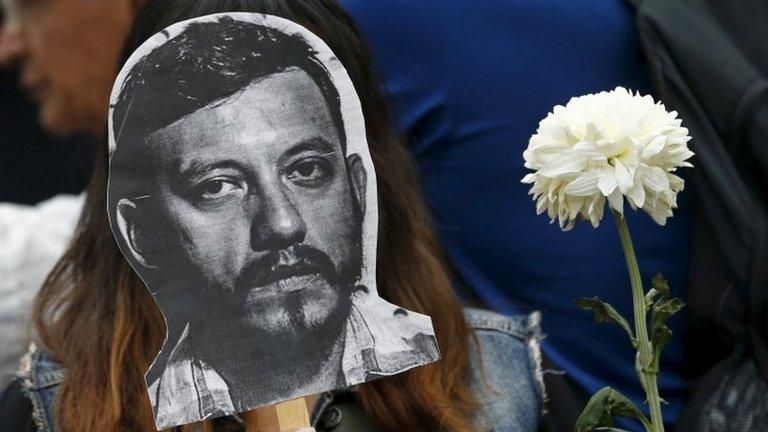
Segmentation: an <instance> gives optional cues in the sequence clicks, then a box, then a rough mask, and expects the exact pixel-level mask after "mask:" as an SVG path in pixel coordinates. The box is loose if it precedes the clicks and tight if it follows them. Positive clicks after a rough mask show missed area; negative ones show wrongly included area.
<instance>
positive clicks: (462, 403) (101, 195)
mask: <svg viewBox="0 0 768 432" xmlns="http://www.w3.org/2000/svg"><path fill="white" fill-rule="evenodd" d="M227 11H246V12H260V13H267V14H270V15H275V16H280V17H283V18H286V19H289V20H292V21H295V22H297V23H299V24H302V25H304V26H306V27H307V28H309V29H310V30H311V31H313V32H314V33H315V34H317V35H318V36H319V37H321V38H322V39H323V40H324V41H325V42H326V43H327V44H328V46H329V47H330V48H331V50H332V51H333V52H334V54H335V55H336V56H337V57H338V58H339V60H340V61H341V63H342V64H343V65H344V66H345V68H346V69H347V72H348V73H349V75H350V78H351V80H352V82H353V84H354V85H355V88H356V90H357V93H358V95H359V97H360V101H361V105H362V109H363V112H364V115H365V119H366V129H367V133H368V142H369V145H370V150H371V155H372V158H373V163H374V166H375V168H376V172H377V181H378V197H379V212H380V217H379V221H380V222H379V232H380V234H379V239H380V241H379V243H378V251H377V252H378V259H377V262H378V265H377V275H376V276H377V281H378V283H377V285H378V288H379V293H380V295H381V297H382V298H384V299H386V300H388V301H391V302H393V303H395V304H398V305H400V306H402V307H404V308H407V309H409V310H413V311H416V312H420V313H424V314H427V315H430V316H431V317H432V321H433V323H434V326H435V332H436V336H437V338H438V341H439V345H440V347H441V354H442V360H440V361H439V362H436V363H434V364H431V365H428V366H424V367H421V368H417V369H414V370H411V371H408V372H406V373H403V374H399V375H395V376H392V377H387V378H383V379H380V380H377V381H373V382H369V383H365V384H362V385H360V386H357V387H356V388H355V389H354V391H349V389H347V390H346V391H339V392H330V393H326V394H324V395H323V396H322V397H321V398H320V399H319V401H318V403H317V405H316V407H317V409H316V411H315V412H314V414H313V419H314V420H315V421H314V423H313V424H314V425H315V427H316V428H317V429H318V432H320V431H330V430H334V429H335V428H336V427H337V426H339V427H338V429H335V430H354V431H360V430H366V431H378V430H380V431H393V432H395V431H397V432H400V431H417V430H421V431H442V432H472V431H475V430H478V431H480V430H498V431H520V432H526V431H533V430H535V428H536V424H537V422H538V415H539V408H540V406H541V403H540V402H541V397H542V394H541V391H540V389H541V387H540V384H541V383H540V382H539V380H537V377H538V376H540V374H537V373H535V372H537V371H538V366H539V362H538V356H537V355H536V354H537V351H538V350H537V346H538V339H539V337H538V318H537V317H538V315H536V314H533V315H530V316H524V315H520V316H517V317H508V316H502V315H499V314H495V313H492V312H486V311H479V310H464V311H463V310H462V307H461V304H460V302H459V300H458V298H457V297H456V296H455V294H454V292H453V290H452V286H451V283H450V278H449V277H448V271H447V269H446V268H445V266H444V263H443V261H442V253H441V249H440V246H439V242H438V241H437V239H436V236H435V234H434V232H433V230H432V228H431V226H430V224H429V218H428V216H427V213H426V208H425V205H424V202H423V200H422V198H421V194H420V191H419V187H418V183H417V181H416V178H415V174H414V172H413V170H412V160H411V158H410V155H409V154H408V152H407V149H406V148H405V146H404V145H403V142H402V141H401V140H400V139H399V138H398V137H397V134H396V133H395V131H394V126H393V125H392V124H391V122H390V118H389V114H388V111H387V104H386V102H385V100H384V99H383V98H382V96H381V94H380V92H379V89H378V86H377V81H376V77H375V75H374V74H373V72H372V70H371V64H372V60H371V57H370V55H369V53H368V50H367V48H366V46H365V44H364V43H363V42H362V38H361V37H360V34H359V32H358V31H357V29H356V27H355V25H354V24H353V21H352V19H351V18H350V17H349V16H348V15H347V14H346V13H345V12H344V11H343V10H342V9H341V8H340V7H339V6H338V5H337V4H336V2H334V1H332V0H285V1H275V0H268V1H267V0H230V1H227V0H218V1H215V0H205V1H203V0H198V1H193V0H175V1H170V0H157V1H150V2H149V3H148V4H147V5H146V6H145V8H144V9H143V10H142V12H141V13H140V15H139V16H138V17H137V18H136V21H135V23H134V27H133V31H132V33H131V35H130V36H129V38H128V42H127V44H126V47H125V49H124V51H123V53H124V57H123V60H125V59H126V58H127V57H128V55H130V54H131V53H132V52H133V51H134V50H135V49H136V47H138V46H139V45H140V44H141V43H142V42H144V41H145V40H146V39H147V38H148V37H150V36H151V35H153V34H155V33H156V32H158V31H160V30H162V29H164V28H165V27H167V26H168V25H170V24H172V23H174V22H178V21H182V20H185V19H189V18H192V17H195V16H200V15H206V14H210V13H216V12H227ZM105 114H106V111H105ZM104 145H105V146H106V143H105V144H104ZM105 150H106V149H105V148H101V149H100V151H99V152H97V156H96V158H97V159H96V163H95V164H94V167H95V170H94V176H93V178H92V181H91V183H90V184H89V186H88V191H87V194H86V204H85V207H84V211H83V216H82V218H81V219H80V221H79V225H78V229H77V231H76V232H77V234H76V237H75V240H74V241H73V242H72V245H71V246H70V248H69V249H68V251H67V252H66V253H65V255H64V256H63V257H62V259H61V260H60V261H59V262H58V264H57V266H56V268H55V270H54V271H53V272H52V273H51V276H50V277H49V278H48V280H47V281H46V283H45V284H44V286H43V288H42V290H41V291H40V292H39V293H38V296H37V298H36V303H35V323H36V330H37V331H38V334H39V336H40V342H41V346H40V349H36V348H34V347H33V348H32V349H31V351H30V356H29V357H28V359H29V361H26V362H24V366H25V367H24V370H23V371H22V376H21V378H20V379H17V380H15V381H14V382H13V383H12V384H11V386H10V387H9V388H8V390H7V391H6V393H5V396H4V398H3V399H2V400H1V401H0V424H3V425H6V424H8V425H12V426H11V427H12V428H13V429H12V430H14V431H42V430H48V431H53V430H62V431H70V430H73V431H99V432H101V431H113V430H120V431H136V430H142V431H143V430H153V420H152V413H151V407H150V403H149V397H148V394H147V389H146V381H145V378H144V373H145V371H146V370H147V368H148V366H149V363H150V361H151V360H152V359H153V358H154V356H155V355H156V353H157V350H158V349H159V347H160V346H161V344H162V341H163V338H164V336H165V330H166V329H165V324H164V321H163V318H162V316H161V315H160V313H159V310H158V308H157V305H156V303H155V301H154V300H153V298H152V296H151V295H150V293H149V292H148V290H147V289H146V288H145V286H144V284H143V282H142V281H141V280H140V279H139V277H138V276H137V275H136V273H135V272H134V271H133V269H132V268H131V267H130V266H129V264H128V262H127V261H126V260H125V259H124V257H123V256H122V254H121V253H120V251H119V249H118V246H117V244H116V242H115V239H114V237H113V236H112V233H111V231H110V229H109V221H108V218H107V211H106V202H105V201H106V189H107V160H106V151H105ZM259 373H270V371H259ZM22 389H23V390H22ZM262 414H263V411H259V412H255V413H254V412H250V413H245V414H242V415H239V416H236V417H235V416H230V417H227V418H223V419H222V420H215V421H209V422H206V424H205V425H202V428H203V430H215V431H224V430H226V431H244V430H246V427H247V428H248V429H247V430H262V429H260V427H261V420H260V418H264V417H263V416H262ZM326 414H328V415H326ZM33 419H36V421H33ZM340 422H341V425H339V423H340ZM197 426H200V425H194V426H190V427H185V428H182V429H183V430H199V429H196V427H197Z"/></svg>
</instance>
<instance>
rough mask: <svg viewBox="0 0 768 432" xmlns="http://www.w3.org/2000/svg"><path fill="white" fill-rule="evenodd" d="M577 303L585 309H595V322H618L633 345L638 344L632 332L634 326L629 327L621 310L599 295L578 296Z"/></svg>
mask: <svg viewBox="0 0 768 432" xmlns="http://www.w3.org/2000/svg"><path fill="white" fill-rule="evenodd" d="M576 305H577V306H579V307H580V308H582V309H584V310H592V311H595V322H598V323H613V324H617V325H618V326H619V327H621V328H622V329H623V330H624V333H626V334H627V336H628V337H629V340H630V341H631V342H632V346H635V345H637V343H636V340H635V335H634V334H632V328H630V327H629V322H627V320H626V319H625V318H624V317H623V316H621V314H620V313H619V311H617V310H616V309H614V308H613V306H611V305H610V304H608V303H605V302H604V301H602V300H600V299H599V298H597V297H592V298H586V297H582V298H577V299H576Z"/></svg>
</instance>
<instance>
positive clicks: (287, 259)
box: [235, 244, 340, 292]
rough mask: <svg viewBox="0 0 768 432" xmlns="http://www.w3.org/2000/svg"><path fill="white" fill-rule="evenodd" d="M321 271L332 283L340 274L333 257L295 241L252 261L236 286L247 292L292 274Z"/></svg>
mask: <svg viewBox="0 0 768 432" xmlns="http://www.w3.org/2000/svg"><path fill="white" fill-rule="evenodd" d="M311 274H319V275H320V276H322V277H323V278H325V280H326V281H327V282H328V283H329V284H331V285H332V286H336V285H338V283H339V282H340V277H339V274H338V272H337V271H336V267H335V266H334V265H333V261H331V258H330V257H329V256H328V255H327V254H326V253H325V252H323V251H321V250H319V249H315V248H314V247H312V246H308V245H304V244H296V245H293V246H290V247H288V248H286V249H279V250H274V251H270V252H268V253H267V254H265V255H264V256H262V257H260V258H259V259H258V260H256V261H254V262H252V263H250V264H249V265H248V266H247V267H246V268H245V269H244V270H243V272H242V273H241V274H240V276H239V277H238V279H237V281H236V285H235V289H236V290H237V291H239V292H248V291H250V290H251V289H253V288H255V287H263V286H267V285H270V284H272V283H275V282H278V281H280V280H283V279H288V278H290V277H293V276H304V275H311Z"/></svg>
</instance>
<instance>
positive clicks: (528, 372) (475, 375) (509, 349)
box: [19, 309, 545, 432]
mask: <svg viewBox="0 0 768 432" xmlns="http://www.w3.org/2000/svg"><path fill="white" fill-rule="evenodd" d="M465 315H466V317H467V322H468V323H469V325H470V326H471V327H472V328H473V329H474V331H475V334H476V336H477V339H478V342H479V345H480V355H479V356H478V353H476V352H474V353H473V355H472V368H471V371H470V377H469V379H470V386H471V388H472V389H473V391H474V392H475V395H476V397H477V399H478V402H479V407H480V408H479V412H478V413H477V416H476V419H475V423H476V424H477V426H478V428H479V429H480V430H481V431H488V432H533V431H535V430H536V428H537V425H538V420H539V414H540V412H541V410H542V407H543V401H544V398H545V393H544V386H543V380H542V369H541V356H540V352H539V342H540V338H541V336H540V335H541V333H540V326H539V321H540V315H539V314H538V313H533V314H531V315H528V316H513V317H509V316H504V315H500V314H497V313H494V312H489V311H483V310H479V309H466V310H465ZM480 362H482V365H481V364H480ZM65 372H66V371H65V369H64V367H63V366H62V365H61V364H60V363H58V362H57V361H56V360H54V359H53V358H52V357H51V356H50V355H49V354H48V353H46V352H45V351H43V350H39V349H37V348H36V347H35V346H34V344H33V345H32V346H30V350H29V352H28V353H27V355H26V356H25V357H24V359H23V360H22V364H21V369H20V372H19V378H20V379H21V380H22V389H23V390H22V391H23V393H24V395H25V396H26V397H28V398H29V399H30V401H31V403H32V411H33V412H32V416H33V420H34V422H35V425H36V427H37V430H38V432H55V431H56V427H55V422H54V411H55V408H54V400H55V397H56V394H57V391H58V388H59V384H60V383H61V381H62V379H63V376H64V373H65ZM330 409H332V397H321V398H320V399H319V401H318V403H317V405H316V406H315V409H314V411H313V415H312V424H313V426H315V427H317V428H318V431H319V430H334V427H335V426H336V425H328V424H322V423H323V419H327V418H328V416H327V415H324V414H327V413H328V412H329V410H330ZM326 423H327V422H326ZM339 423H341V422H340V421H339V422H336V424H339Z"/></svg>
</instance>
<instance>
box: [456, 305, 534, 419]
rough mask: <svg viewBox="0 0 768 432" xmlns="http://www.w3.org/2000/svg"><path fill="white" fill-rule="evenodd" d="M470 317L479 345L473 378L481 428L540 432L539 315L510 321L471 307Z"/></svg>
mask: <svg viewBox="0 0 768 432" xmlns="http://www.w3.org/2000/svg"><path fill="white" fill-rule="evenodd" d="M465 316H466V319H467V323H468V324H469V325H470V326H471V327H472V329H473V330H474V333H475V337H476V338H477V342H478V343H477V347H478V350H477V351H473V355H472V357H473V358H472V370H471V374H470V384H471V386H472V388H473V390H474V391H475V394H476V395H477V398H478V402H479V406H480V413H479V415H478V419H477V423H478V426H480V427H481V428H488V429H490V430H515V431H535V430H536V428H537V425H538V421H539V414H540V412H541V408H542V406H543V401H544V397H545V394H544V385H543V377H542V368H541V352H540V347H539V344H540V341H541V328H540V320H541V317H540V315H539V313H538V312H534V313H531V314H529V315H512V316H508V315H502V314H499V313H496V312H491V311H487V310H481V309H472V308H468V309H465ZM471 345H472V344H471Z"/></svg>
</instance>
